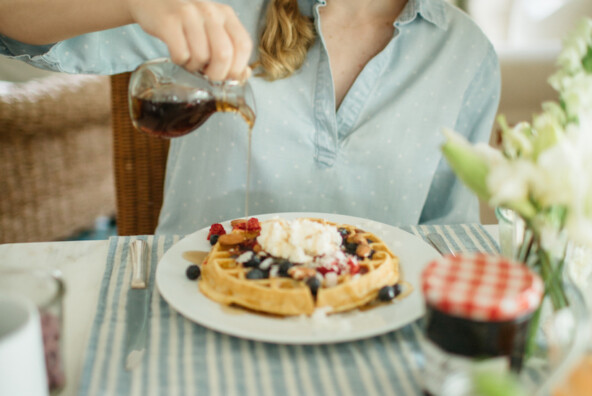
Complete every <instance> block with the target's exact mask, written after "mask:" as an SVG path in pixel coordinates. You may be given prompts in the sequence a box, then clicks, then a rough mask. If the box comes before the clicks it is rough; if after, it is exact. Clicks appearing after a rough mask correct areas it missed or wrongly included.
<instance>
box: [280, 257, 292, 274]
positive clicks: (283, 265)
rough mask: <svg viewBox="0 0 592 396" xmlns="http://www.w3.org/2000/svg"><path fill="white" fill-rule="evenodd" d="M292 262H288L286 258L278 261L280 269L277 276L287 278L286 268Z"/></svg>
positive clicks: (290, 265) (289, 266)
mask: <svg viewBox="0 0 592 396" xmlns="http://www.w3.org/2000/svg"><path fill="white" fill-rule="evenodd" d="M293 266H294V264H292V263H291V262H289V261H288V260H283V261H281V262H280V269H279V271H278V275H279V276H283V277H284V278H289V277H290V275H289V274H288V270H289V269H290V268H292V267H293Z"/></svg>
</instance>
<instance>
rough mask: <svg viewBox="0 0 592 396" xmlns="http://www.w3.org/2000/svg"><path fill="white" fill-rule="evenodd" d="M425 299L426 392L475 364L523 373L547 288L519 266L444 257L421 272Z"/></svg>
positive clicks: (434, 390)
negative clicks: (531, 326)
mask: <svg viewBox="0 0 592 396" xmlns="http://www.w3.org/2000/svg"><path fill="white" fill-rule="evenodd" d="M422 291H423V295H424V297H425V300H426V315H425V318H424V323H425V342H424V343H423V345H422V346H423V351H424V356H425V362H426V363H425V374H426V375H425V376H424V378H425V383H424V393H425V394H427V395H437V394H439V391H440V390H441V389H442V385H443V383H444V380H445V379H446V378H447V377H448V376H450V375H451V374H453V373H455V372H457V371H463V370H468V369H470V368H471V367H472V366H473V365H474V364H476V362H483V361H489V362H490V363H492V362H493V364H499V365H500V366H502V367H503V368H504V369H511V370H514V371H519V370H520V369H521V366H522V358H523V355H524V348H525V345H526V337H527V334H528V327H529V324H530V319H531V317H532V314H533V312H534V311H535V310H536V308H538V305H539V304H540V300H541V297H542V293H543V283H542V281H541V279H540V277H539V276H538V275H536V274H535V273H534V272H532V271H531V270H530V269H529V268H528V267H526V266H525V265H522V264H520V263H514V262H510V261H508V260H506V259H504V258H502V257H497V256H496V257H494V256H486V255H482V254H477V255H467V256H456V257H452V256H445V257H442V258H440V259H438V260H435V261H433V262H431V263H430V264H428V266H427V267H426V269H425V270H424V272H423V273H422Z"/></svg>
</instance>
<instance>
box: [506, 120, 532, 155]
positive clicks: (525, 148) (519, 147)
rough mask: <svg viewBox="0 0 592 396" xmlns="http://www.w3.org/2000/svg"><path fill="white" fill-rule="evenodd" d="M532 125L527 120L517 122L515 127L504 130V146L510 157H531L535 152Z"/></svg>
mask: <svg viewBox="0 0 592 396" xmlns="http://www.w3.org/2000/svg"><path fill="white" fill-rule="evenodd" d="M531 137H532V127H531V126H530V124H529V123H527V122H521V123H518V124H516V126H515V127H513V128H510V129H508V130H506V131H504V134H503V137H502V148H503V150H504V153H505V154H506V155H507V156H508V157H510V158H517V157H530V156H532V154H533V152H534V148H533V146H532V141H531V139H530V138H531Z"/></svg>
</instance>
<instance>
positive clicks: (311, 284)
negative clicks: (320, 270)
mask: <svg viewBox="0 0 592 396" xmlns="http://www.w3.org/2000/svg"><path fill="white" fill-rule="evenodd" d="M306 286H308V288H309V289H310V292H311V293H312V295H313V296H315V297H316V295H317V292H318V291H319V288H320V287H321V281H320V279H319V278H317V277H316V276H314V277H312V278H308V279H307V280H306Z"/></svg>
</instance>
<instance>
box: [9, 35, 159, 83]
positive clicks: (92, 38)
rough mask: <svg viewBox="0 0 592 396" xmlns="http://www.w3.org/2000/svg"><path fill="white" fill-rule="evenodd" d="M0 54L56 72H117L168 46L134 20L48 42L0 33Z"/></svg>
mask: <svg viewBox="0 0 592 396" xmlns="http://www.w3.org/2000/svg"><path fill="white" fill-rule="evenodd" d="M0 55H3V56H8V57H10V58H13V59H17V60H20V61H23V62H26V63H28V64H30V65H32V66H35V67H38V68H41V69H46V70H53V71H57V72H64V73H72V74H73V73H83V74H117V73H123V72H127V71H131V70H134V69H135V68H136V67H137V66H139V65H140V64H141V63H143V62H145V61H146V60H148V59H154V58H158V57H164V56H168V50H167V48H166V45H165V44H164V43H163V42H162V41H160V40H158V39H157V38H155V37H152V36H150V35H149V34H147V33H145V32H144V31H143V30H142V29H141V28H140V27H139V26H138V25H135V24H134V25H126V26H122V27H118V28H114V29H109V30H104V31H100V32H94V33H88V34H84V35H81V36H77V37H74V38H71V39H68V40H64V41H60V42H58V43H55V44H49V45H30V44H25V43H21V42H19V41H16V40H13V39H11V38H9V37H6V36H3V35H0Z"/></svg>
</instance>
